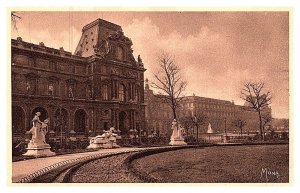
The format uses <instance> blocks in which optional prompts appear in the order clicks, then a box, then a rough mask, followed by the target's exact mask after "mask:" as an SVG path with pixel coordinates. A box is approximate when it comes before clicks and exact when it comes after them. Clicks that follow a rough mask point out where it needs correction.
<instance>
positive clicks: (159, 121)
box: [145, 79, 271, 137]
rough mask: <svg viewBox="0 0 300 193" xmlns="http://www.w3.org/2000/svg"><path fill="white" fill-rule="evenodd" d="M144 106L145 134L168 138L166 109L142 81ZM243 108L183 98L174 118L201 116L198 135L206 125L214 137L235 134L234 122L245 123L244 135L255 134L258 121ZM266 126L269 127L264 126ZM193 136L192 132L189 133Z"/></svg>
mask: <svg viewBox="0 0 300 193" xmlns="http://www.w3.org/2000/svg"><path fill="white" fill-rule="evenodd" d="M145 104H146V111H145V117H146V120H145V122H146V126H147V128H148V132H149V133H155V134H157V135H159V136H166V137H168V136H170V135H171V132H172V131H171V129H170V128H171V123H172V119H173V114H172V110H171V108H170V106H169V105H168V104H167V103H165V102H164V101H162V100H161V99H160V98H159V97H157V95H156V94H155V93H154V92H153V90H151V89H150V87H149V83H148V80H147V79H146V81H145ZM245 107H246V104H245V105H243V106H241V105H235V104H234V102H233V101H232V102H231V101H226V100H220V99H212V98H205V97H199V96H195V95H194V96H185V97H183V99H182V102H181V106H180V108H179V109H178V112H177V115H178V117H179V120H180V119H181V118H184V117H193V116H198V117H199V116H202V117H204V124H203V125H201V126H200V128H199V134H204V133H206V132H207V130H208V125H209V123H210V124H211V128H212V129H213V131H214V133H216V134H218V133H219V134H222V133H223V134H224V133H225V132H228V133H238V132H239V129H238V128H236V127H235V126H234V125H233V121H234V120H236V119H237V118H240V119H241V120H245V121H246V126H245V127H244V128H243V129H244V132H245V133H247V132H258V130H259V118H258V115H257V113H256V112H253V111H248V110H245V109H246V108H245ZM264 113H265V114H268V116H271V108H270V107H267V108H266V109H265V110H264ZM268 124H270V123H268ZM193 132H194V134H196V133H195V131H193Z"/></svg>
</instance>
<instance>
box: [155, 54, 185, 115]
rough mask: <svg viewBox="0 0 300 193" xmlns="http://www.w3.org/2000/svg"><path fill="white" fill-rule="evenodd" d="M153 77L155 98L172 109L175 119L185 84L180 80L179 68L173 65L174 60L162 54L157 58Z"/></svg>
mask: <svg viewBox="0 0 300 193" xmlns="http://www.w3.org/2000/svg"><path fill="white" fill-rule="evenodd" d="M154 77H155V81H154V82H152V87H153V88H155V89H157V90H158V92H159V95H157V97H159V98H161V99H163V100H164V101H165V102H166V103H167V104H168V105H169V106H170V107H171V108H172V112H173V118H174V119H177V116H176V110H177V108H178V107H179V103H180V101H181V99H182V93H183V91H184V90H185V88H186V85H187V83H186V82H185V81H183V80H182V77H181V75H180V68H179V67H178V66H177V65H176V64H175V61H174V58H171V57H170V56H169V55H168V54H162V56H161V57H159V70H158V72H157V73H156V74H154Z"/></svg>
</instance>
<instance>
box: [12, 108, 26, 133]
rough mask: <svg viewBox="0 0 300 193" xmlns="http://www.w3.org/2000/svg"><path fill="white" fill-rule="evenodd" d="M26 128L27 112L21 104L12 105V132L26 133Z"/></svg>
mask: <svg viewBox="0 0 300 193" xmlns="http://www.w3.org/2000/svg"><path fill="white" fill-rule="evenodd" d="M25 131H26V128H25V112H24V110H23V109H22V108H21V107H19V106H13V107H12V132H13V134H15V133H17V134H24V133H25Z"/></svg>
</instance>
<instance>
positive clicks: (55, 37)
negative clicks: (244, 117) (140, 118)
mask: <svg viewBox="0 0 300 193" xmlns="http://www.w3.org/2000/svg"><path fill="white" fill-rule="evenodd" d="M18 14H19V16H21V17H22V19H21V20H18V22H17V27H18V30H17V31H16V30H12V37H13V38H16V37H17V36H21V37H22V38H23V40H24V41H30V42H33V43H39V42H44V43H45V45H46V46H49V47H54V48H59V47H62V46H63V47H64V49H65V50H70V51H72V52H74V50H75V48H76V46H77V43H78V41H79V38H80V36H81V29H82V27H83V26H84V25H86V24H88V23H90V22H92V21H94V20H95V19H97V18H102V19H105V20H108V21H110V22H112V23H116V24H118V25H120V26H122V28H123V31H124V33H125V35H126V36H128V37H129V38H131V39H132V41H133V49H134V55H135V57H137V55H138V54H140V55H141V58H142V59H143V62H144V64H145V68H147V71H146V73H145V77H147V78H148V79H149V80H150V81H151V79H152V77H153V76H152V74H153V73H154V72H156V70H157V66H158V63H157V57H158V56H159V54H160V53H161V52H162V51H163V52H168V53H169V54H171V55H174V57H175V60H176V63H177V64H178V65H179V66H180V67H181V69H182V74H183V77H184V78H185V79H186V80H187V81H188V87H187V90H186V93H185V94H186V95H192V94H193V93H195V94H196V95H198V96H203V97H210V98H217V99H223V100H229V101H232V100H234V101H235V103H236V104H243V101H242V100H241V99H240V90H241V88H242V86H243V84H244V83H245V82H247V81H263V82H265V84H266V88H267V89H268V90H270V91H271V92H272V96H273V100H272V113H273V116H274V117H277V118H287V117H288V97H289V95H288V66H289V52H288V51H289V49H288V48H289V17H288V13H287V12H72V14H69V13H68V12H19V13H18ZM70 26H71V27H70ZM70 40H71V41H70Z"/></svg>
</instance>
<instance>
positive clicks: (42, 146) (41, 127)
mask: <svg viewBox="0 0 300 193" xmlns="http://www.w3.org/2000/svg"><path fill="white" fill-rule="evenodd" d="M40 115H41V113H40V112H37V113H36V114H35V116H34V117H33V119H32V123H33V126H32V128H31V129H30V130H29V131H28V132H27V133H28V134H31V135H32V136H31V140H30V141H29V143H28V147H27V152H26V153H25V154H24V155H27V156H35V157H42V156H50V155H55V153H53V152H51V151H50V149H51V147H50V145H49V144H47V143H46V134H47V132H48V124H49V119H46V120H45V121H44V122H42V121H40V118H39V117H40Z"/></svg>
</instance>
